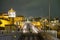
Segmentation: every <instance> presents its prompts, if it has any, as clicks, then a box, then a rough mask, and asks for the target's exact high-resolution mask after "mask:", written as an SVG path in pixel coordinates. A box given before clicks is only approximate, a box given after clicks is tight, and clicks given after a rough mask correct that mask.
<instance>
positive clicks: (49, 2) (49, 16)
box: [49, 0, 51, 30]
mask: <svg viewBox="0 0 60 40" xmlns="http://www.w3.org/2000/svg"><path fill="white" fill-rule="evenodd" d="M50 6H51V5H50V0H49V24H50ZM49 30H50V28H49Z"/></svg>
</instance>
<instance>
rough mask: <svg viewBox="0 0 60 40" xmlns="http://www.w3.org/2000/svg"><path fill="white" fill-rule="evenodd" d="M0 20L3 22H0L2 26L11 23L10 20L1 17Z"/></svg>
mask: <svg viewBox="0 0 60 40" xmlns="http://www.w3.org/2000/svg"><path fill="white" fill-rule="evenodd" d="M0 21H1V22H2V24H0V27H5V25H8V24H11V23H10V21H7V20H2V19H0Z"/></svg>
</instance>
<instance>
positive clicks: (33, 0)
mask: <svg viewBox="0 0 60 40" xmlns="http://www.w3.org/2000/svg"><path fill="white" fill-rule="evenodd" d="M59 4H60V0H50V7H51V8H50V9H51V10H50V14H51V15H50V16H51V17H60V5H59ZM10 8H13V9H14V10H15V11H16V14H17V15H23V16H27V17H28V16H33V17H35V16H49V0H0V12H8V10H9V9H10Z"/></svg>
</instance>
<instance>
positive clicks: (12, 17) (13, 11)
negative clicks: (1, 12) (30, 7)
mask: <svg viewBox="0 0 60 40" xmlns="http://www.w3.org/2000/svg"><path fill="white" fill-rule="evenodd" d="M8 17H9V18H10V19H11V21H12V25H14V18H15V17H16V11H15V10H13V8H11V9H10V10H9V11H8Z"/></svg>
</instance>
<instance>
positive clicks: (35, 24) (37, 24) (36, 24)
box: [32, 21, 42, 28]
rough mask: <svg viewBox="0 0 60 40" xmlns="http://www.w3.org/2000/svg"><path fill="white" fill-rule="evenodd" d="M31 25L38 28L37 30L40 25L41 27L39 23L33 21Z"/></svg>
mask: <svg viewBox="0 0 60 40" xmlns="http://www.w3.org/2000/svg"><path fill="white" fill-rule="evenodd" d="M32 24H33V25H34V26H36V27H38V28H40V27H41V26H42V25H41V22H36V21H34V22H32Z"/></svg>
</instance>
